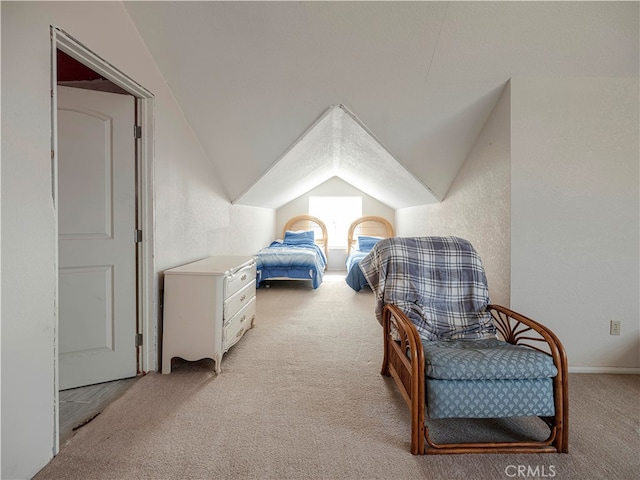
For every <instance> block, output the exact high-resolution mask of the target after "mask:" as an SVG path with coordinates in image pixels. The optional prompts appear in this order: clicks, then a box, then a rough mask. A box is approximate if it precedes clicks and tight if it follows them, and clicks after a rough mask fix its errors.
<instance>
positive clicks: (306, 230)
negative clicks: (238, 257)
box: [256, 215, 327, 289]
mask: <svg viewBox="0 0 640 480" xmlns="http://www.w3.org/2000/svg"><path fill="white" fill-rule="evenodd" d="M282 237H283V238H282V239H279V240H275V241H273V242H271V245H269V246H268V247H265V248H263V249H261V250H260V251H259V252H258V253H257V254H256V269H257V273H256V284H257V285H258V286H260V284H261V283H263V282H265V281H267V280H310V281H311V285H312V287H313V288H314V289H315V288H318V287H319V286H320V285H321V284H322V280H323V277H324V272H325V270H326V268H327V229H326V226H325V224H324V223H323V222H322V221H321V220H320V219H318V218H316V217H313V216H310V215H300V216H297V217H294V218H292V219H291V220H289V221H288V222H287V224H286V225H285V227H284V229H283V235H282Z"/></svg>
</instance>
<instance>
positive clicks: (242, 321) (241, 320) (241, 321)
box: [240, 315, 247, 323]
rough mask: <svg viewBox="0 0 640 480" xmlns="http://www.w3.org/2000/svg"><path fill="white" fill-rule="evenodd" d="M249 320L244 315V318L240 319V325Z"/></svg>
mask: <svg viewBox="0 0 640 480" xmlns="http://www.w3.org/2000/svg"><path fill="white" fill-rule="evenodd" d="M246 319H247V316H246V315H242V318H241V319H240V323H244V321H245V320H246Z"/></svg>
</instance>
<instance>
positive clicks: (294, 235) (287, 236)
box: [284, 230, 315, 245]
mask: <svg viewBox="0 0 640 480" xmlns="http://www.w3.org/2000/svg"><path fill="white" fill-rule="evenodd" d="M284 243H285V244H286V245H314V244H315V233H314V232H313V230H306V231H300V232H292V231H291V230H287V231H286V232H284Z"/></svg>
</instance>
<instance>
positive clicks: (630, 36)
mask: <svg viewBox="0 0 640 480" xmlns="http://www.w3.org/2000/svg"><path fill="white" fill-rule="evenodd" d="M124 7H125V8H126V9H127V11H128V13H129V15H130V17H131V19H132V21H133V23H134V24H135V25H136V27H137V28H138V30H139V32H140V35H141V36H142V38H143V40H144V41H145V43H146V44H147V46H148V48H149V50H150V52H151V54H152V55H153V57H154V59H155V60H156V62H157V64H158V67H159V68H160V70H161V71H162V74H163V75H164V77H165V79H166V81H167V83H168V85H169V86H170V88H171V89H172V91H173V93H174V95H175V97H176V99H177V100H178V102H179V103H180V105H181V107H182V110H183V112H184V115H185V117H186V119H187V121H188V122H189V123H190V125H191V127H192V128H193V131H194V132H195V134H196V135H197V137H198V138H199V140H200V142H201V143H202V146H203V148H204V150H205V152H206V153H207V155H208V156H209V157H210V159H211V161H212V162H213V164H214V165H215V167H216V168H217V171H218V174H219V175H220V177H221V179H222V181H223V184H224V185H225V187H226V189H227V194H228V197H229V200H230V201H244V202H246V203H250V204H260V205H262V206H271V207H274V208H275V207H276V206H278V205H280V204H282V202H285V201H288V200H291V199H293V198H295V196H297V195H299V194H301V193H304V192H305V191H306V190H308V189H309V188H312V187H313V186H315V185H317V184H318V183H320V182H321V181H323V180H321V178H324V177H326V178H328V177H327V175H330V176H331V175H333V174H335V175H338V176H341V178H343V179H344V180H345V181H347V182H349V183H351V184H353V185H354V186H356V187H358V188H360V189H361V190H363V191H364V192H366V193H368V194H369V195H372V196H374V197H376V198H379V199H380V200H381V201H384V202H385V203H387V204H388V205H389V206H394V207H395V208H398V206H401V205H406V204H407V203H413V204H415V203H416V202H424V203H429V202H430V201H433V200H441V199H442V198H444V196H445V195H446V192H447V190H448V188H449V186H450V185H451V183H452V181H453V179H454V178H455V176H456V174H457V172H458V170H459V169H460V167H461V166H462V164H463V163H464V161H465V159H466V157H467V155H468V153H469V151H470V150H471V148H472V147H473V144H474V142H475V140H476V138H477V137H478V134H479V133H480V130H481V129H482V126H483V125H484V122H485V121H486V119H487V118H488V116H489V115H490V113H491V110H492V108H493V106H494V105H495V102H496V100H497V99H498V97H499V95H500V93H501V91H502V89H503V88H504V85H505V84H506V82H508V81H509V79H510V78H512V77H518V76H520V77H581V76H586V77H590V76H597V77H599V76H603V77H637V76H638V70H639V67H638V61H639V56H640V55H639V41H638V39H639V31H638V30H639V25H638V24H639V21H638V17H639V4H638V2H429V1H425V2H394V1H390V2H269V1H265V2H244V1H242V2H228V1H225V2H217V1H200V2H191V1H176V2H173V1H158V2H155V1H149V2H124ZM337 105H342V106H346V109H342V108H341V109H340V110H341V111H342V112H343V113H347V114H348V115H347V116H342V118H343V119H344V118H347V117H351V118H352V119H354V120H355V121H354V122H349V121H346V122H345V123H346V125H347V126H346V127H345V128H342V129H340V128H337V127H336V126H335V125H334V123H333V122H334V121H335V119H332V115H328V112H331V111H334V112H335V113H336V114H340V112H338V111H337V110H335V109H333V108H332V106H337ZM340 115H341V114H340ZM356 127H357V128H356ZM316 128H317V130H316ZM362 132H366V133H367V134H369V137H367V135H364V136H363V135H362ZM351 134H355V135H356V137H355V138H348V137H349V135H351ZM340 136H342V138H339V137H340ZM313 138H315V139H316V140H315V143H314V141H313ZM356 138H359V140H358V139H356ZM370 139H374V140H376V141H377V142H379V143H380V145H378V147H375V145H373V144H371V143H369V140H370ZM363 140H364V141H365V143H366V144H367V147H368V148H371V149H382V150H383V151H386V153H388V154H389V156H388V157H385V156H384V155H382V153H383V152H381V151H378V152H377V154H380V155H377V154H374V155H371V156H365V155H360V154H355V155H353V157H354V158H355V157H359V159H357V160H347V159H345V160H342V159H341V157H338V156H336V152H339V153H340V154H342V153H345V154H346V153H348V152H352V153H353V150H355V149H357V148H358V147H359V146H360V144H361V143H362V141H363ZM290 154H291V155H290ZM382 158H385V159H384V160H382ZM281 162H282V163H281ZM393 162H396V167H397V164H401V165H402V166H404V170H403V169H396V170H394V172H398V173H393V174H390V173H389V172H388V171H387V170H385V168H388V167H389V166H390V165H393ZM332 172H333V173H332ZM293 173H296V177H295V179H293V180H292V176H291V175H292V174H293ZM369 173H373V174H371V175H369ZM396 176H398V177H401V178H402V179H409V181H410V183H412V185H413V186H415V187H416V188H413V187H412V189H407V187H406V186H405V184H404V183H403V182H402V181H400V179H399V178H395V177H396ZM326 178H324V179H326ZM358 182H359V183H358ZM405 189H406V190H407V191H402V190H405ZM409 190H410V191H409ZM425 192H426V193H425ZM409 196H415V198H413V199H408V198H407V197H409ZM289 197H290V198H289Z"/></svg>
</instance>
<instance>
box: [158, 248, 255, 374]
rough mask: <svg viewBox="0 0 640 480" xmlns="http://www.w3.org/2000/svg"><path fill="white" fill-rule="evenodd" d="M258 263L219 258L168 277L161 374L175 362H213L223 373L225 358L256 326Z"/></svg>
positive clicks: (173, 271) (250, 259)
mask: <svg viewBox="0 0 640 480" xmlns="http://www.w3.org/2000/svg"><path fill="white" fill-rule="evenodd" d="M255 315H256V261H255V258H254V257H249V256H215V257H209V258H205V259H203V260H199V261H197V262H193V263H188V264H186V265H182V266H180V267H176V268H172V269H170V270H165V272H164V313H163V322H162V373H171V359H172V358H173V357H180V358H183V359H185V360H200V359H202V358H212V359H213V360H214V361H215V371H216V373H220V372H221V371H222V369H221V368H220V363H221V361H222V355H224V354H225V353H226V352H227V351H228V350H229V348H231V347H232V346H233V345H234V344H235V343H237V342H238V341H239V340H240V338H242V335H244V332H246V331H247V330H248V329H250V328H251V327H253V322H254V320H255Z"/></svg>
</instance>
